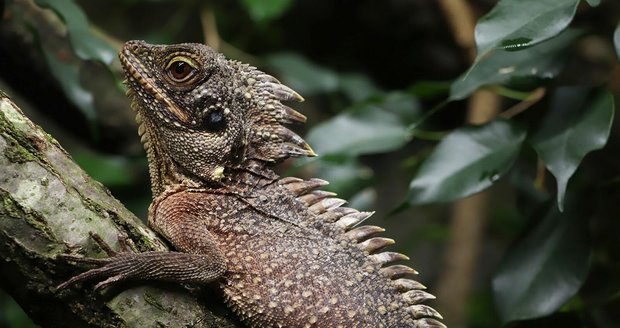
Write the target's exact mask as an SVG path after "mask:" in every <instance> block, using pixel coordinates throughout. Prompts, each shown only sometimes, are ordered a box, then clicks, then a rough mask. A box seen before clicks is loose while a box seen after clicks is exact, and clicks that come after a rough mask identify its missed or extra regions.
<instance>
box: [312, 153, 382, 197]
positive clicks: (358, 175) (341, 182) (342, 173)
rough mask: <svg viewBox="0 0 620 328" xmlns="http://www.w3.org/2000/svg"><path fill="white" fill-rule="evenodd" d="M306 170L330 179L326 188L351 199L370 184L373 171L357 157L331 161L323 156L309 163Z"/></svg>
mask: <svg viewBox="0 0 620 328" xmlns="http://www.w3.org/2000/svg"><path fill="white" fill-rule="evenodd" d="M304 170H306V171H309V172H312V176H316V177H321V179H325V180H327V181H329V185H327V186H325V187H324V189H325V190H328V191H333V192H335V193H337V194H338V195H339V197H342V198H344V199H350V197H352V196H353V195H355V194H356V193H358V192H359V191H360V190H362V189H363V188H365V187H367V186H368V185H369V184H370V181H371V179H372V177H373V174H374V173H373V171H372V169H370V168H369V167H367V166H364V165H362V164H360V163H359V162H358V161H357V160H356V159H355V158H346V159H344V160H342V161H329V160H326V159H325V158H321V159H320V160H318V161H313V162H311V163H310V164H309V165H307V166H306V167H305V168H304Z"/></svg>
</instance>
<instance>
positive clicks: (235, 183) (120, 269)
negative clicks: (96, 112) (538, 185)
mask: <svg viewBox="0 0 620 328" xmlns="http://www.w3.org/2000/svg"><path fill="white" fill-rule="evenodd" d="M120 60H121V63H122V65H123V68H124V70H125V74H126V81H125V83H126V84H127V86H128V88H129V96H130V98H131V99H132V108H133V109H134V110H135V111H136V120H137V122H138V124H139V130H138V131H139V134H140V136H141V137H142V142H143V144H144V147H145V149H146V152H147V156H148V161H149V171H150V178H151V183H152V190H153V195H154V201H153V202H152V204H151V206H150V208H149V217H148V221H149V225H150V226H151V227H152V228H153V229H154V230H156V231H157V232H159V233H160V234H161V235H162V236H163V237H165V238H166V239H167V240H168V241H169V242H170V243H171V244H172V246H174V248H175V251H170V252H144V253H133V252H120V253H116V254H115V255H114V256H111V257H109V258H105V259H89V258H81V259H80V258H79V257H69V258H70V259H72V260H74V261H78V262H79V261H81V262H87V263H95V264H98V266H99V267H97V268H95V269H91V270H90V271H86V272H84V273H82V274H80V275H77V276H75V277H73V278H72V279H70V280H68V281H67V282H65V283H63V284H62V285H60V286H59V288H60V289H62V288H65V287H67V286H69V285H71V284H75V283H78V282H83V281H86V280H91V279H92V280H99V281H100V282H99V283H98V284H97V285H96V288H105V287H107V286H110V285H111V284H114V283H116V282H118V281H121V280H127V279H133V280H162V281H173V282H179V283H196V284H206V283H216V284H218V285H219V287H220V288H221V289H222V290H223V294H224V297H225V301H226V303H227V304H228V305H229V306H230V307H231V308H232V309H233V311H234V312H235V313H237V314H238V315H239V317H240V318H241V319H242V321H244V322H245V323H246V324H247V325H248V326H250V327H326V328H327V327H329V328H345V327H346V328H350V327H360V328H361V327H369V328H388V327H391V328H396V327H398V328H405V327H435V328H439V327H445V326H444V325H443V324H442V323H441V322H440V321H439V320H438V319H441V316H440V315H439V313H438V312H437V311H435V310H434V309H432V308H431V307H429V306H427V305H424V304H421V303H422V302H424V301H426V300H428V299H432V298H434V297H433V296H432V295H431V294H429V293H427V292H425V291H424V289H425V287H424V286H423V285H422V284H420V283H418V282H416V281H414V280H410V279H408V278H406V277H407V276H409V275H411V274H415V273H416V272H415V271H414V270H413V269H411V268H410V267H407V266H405V265H402V264H392V262H395V261H401V260H407V259H408V258H407V256H405V255H403V254H400V253H394V252H380V250H381V249H382V248H384V247H385V246H388V245H390V244H392V243H393V240H391V239H387V238H382V237H375V236H374V235H375V234H377V233H379V232H382V231H384V229H382V228H380V227H376V226H367V225H366V226H359V225H358V224H359V223H360V222H362V221H363V220H364V219H366V218H367V217H369V216H370V215H371V214H372V213H370V212H359V211H357V210H355V209H352V208H347V207H343V206H342V205H343V204H344V203H345V202H344V201H343V200H341V199H338V198H334V194H333V193H330V192H325V191H321V190H318V189H317V188H319V187H321V186H324V185H325V184H326V183H327V182H326V181H323V180H319V179H310V180H302V179H299V178H293V177H288V178H280V177H279V176H278V175H276V174H275V173H274V172H273V171H272V169H271V168H270V167H271V166H273V164H275V163H277V162H279V161H281V160H283V159H285V158H288V157H298V156H315V154H314V152H313V151H312V149H311V148H310V146H308V144H307V143H306V142H305V141H304V140H303V139H302V138H301V137H299V136H298V135H297V134H295V133H293V132H292V131H290V130H289V129H287V128H286V127H284V126H283V124H289V123H294V122H301V123H303V122H305V120H306V118H305V117H304V116H303V115H301V114H300V113H298V112H296V111H295V110H293V109H291V108H289V107H287V106H286V105H284V104H282V103H281V101H302V100H303V98H302V97H301V96H300V95H299V94H297V93H296V92H295V91H293V90H291V89H290V88H288V87H286V86H284V85H283V84H281V83H280V82H279V81H278V80H276V79H275V78H274V77H272V76H270V75H268V74H265V73H263V72H261V71H259V70H257V69H256V68H255V67H252V66H249V65H246V64H242V63H239V62H236V61H231V60H227V59H225V58H224V56H222V55H221V54H219V53H217V52H215V51H214V50H212V49H211V48H209V47H207V46H205V45H201V44H179V45H150V44H147V43H145V42H142V41H130V42H127V43H126V44H125V45H124V47H123V49H122V50H121V52H120Z"/></svg>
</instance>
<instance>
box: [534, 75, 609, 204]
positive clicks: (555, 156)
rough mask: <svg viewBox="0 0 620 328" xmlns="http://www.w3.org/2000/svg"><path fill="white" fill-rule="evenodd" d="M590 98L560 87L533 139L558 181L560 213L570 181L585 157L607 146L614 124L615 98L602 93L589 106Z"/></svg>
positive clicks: (574, 89)
mask: <svg viewBox="0 0 620 328" xmlns="http://www.w3.org/2000/svg"><path fill="white" fill-rule="evenodd" d="M587 98H588V90H586V89H584V88H579V87H565V88H559V89H558V90H557V91H556V92H555V94H554V95H553V97H552V99H551V106H550V109H549V113H548V114H547V116H546V117H545V118H544V119H543V121H542V124H541V126H540V128H539V130H538V132H537V133H535V134H534V135H533V136H532V137H531V140H530V142H531V144H532V146H533V147H534V149H536V152H538V155H539V156H540V158H541V159H542V160H543V161H544V162H545V166H546V167H547V169H548V170H549V171H550V172H551V173H552V174H553V176H555V178H556V181H557V185H558V188H557V189H558V206H559V208H560V211H562V210H563V208H564V196H565V193H566V186H567V184H568V180H569V179H570V177H571V176H572V175H573V174H574V173H575V171H576V170H577V167H578V166H579V164H580V163H581V161H582V160H583V158H584V157H585V156H586V154H588V153H589V152H591V151H593V150H596V149H601V148H603V146H605V144H606V143H607V139H608V138H609V132H610V130H611V124H612V122H613V117H614V99H613V96H612V95H611V94H610V93H609V92H607V91H604V92H602V93H601V94H600V95H598V96H597V97H596V99H594V100H593V101H592V102H590V103H587Z"/></svg>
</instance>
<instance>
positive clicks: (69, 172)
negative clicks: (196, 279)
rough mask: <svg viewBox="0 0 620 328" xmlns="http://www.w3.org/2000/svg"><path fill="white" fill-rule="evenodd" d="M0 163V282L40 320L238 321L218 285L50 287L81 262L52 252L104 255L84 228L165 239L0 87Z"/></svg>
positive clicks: (133, 323)
mask: <svg viewBox="0 0 620 328" xmlns="http://www.w3.org/2000/svg"><path fill="white" fill-rule="evenodd" d="M0 167H1V168H2V169H1V170H0V287H1V288H3V289H4V290H6V291H7V292H8V293H10V294H11V295H12V296H13V297H14V298H15V300H16V301H17V302H18V303H19V304H20V305H21V306H22V307H23V308H24V310H25V311H26V312H27V313H28V314H29V315H30V316H31V318H32V319H33V320H34V321H35V322H37V323H38V324H39V325H41V326H43V327H240V326H239V325H238V324H235V323H233V321H234V319H227V317H228V318H232V317H233V316H232V314H230V312H228V311H227V310H226V309H225V308H223V306H222V304H221V302H220V301H219V299H220V297H219V296H218V295H217V292H209V291H205V292H203V295H205V294H206V297H205V298H208V299H210V300H216V301H213V304H210V303H208V302H206V301H204V300H202V299H201V300H198V299H197V296H196V294H198V292H197V291H194V292H190V291H188V290H185V289H183V288H181V287H179V286H175V285H163V286H161V285H159V286H158V287H154V286H145V285H144V284H139V283H136V284H128V285H125V286H122V287H121V288H118V289H115V290H110V291H107V292H106V293H104V294H103V295H102V294H100V293H98V292H95V291H93V289H92V286H90V285H87V286H82V287H80V286H76V287H73V288H72V289H69V290H66V291H63V292H61V293H56V292H55V288H54V286H56V285H58V284H60V283H61V282H63V281H64V280H66V279H68V278H70V277H71V276H73V275H75V274H77V273H79V272H81V271H83V270H84V268H83V267H78V266H76V265H73V264H70V263H65V262H63V261H59V260H57V259H56V256H57V255H58V254H61V253H66V252H80V253H82V254H84V255H86V256H94V257H103V256H105V254H104V253H103V252H102V250H101V249H99V248H98V247H97V246H96V244H95V243H94V242H93V241H92V240H91V239H90V238H89V235H88V233H89V232H90V231H93V232H96V233H98V234H99V235H100V236H101V237H102V238H103V239H104V240H105V241H106V242H108V243H109V244H110V245H113V246H114V247H116V248H117V249H118V240H117V236H118V235H119V233H121V232H122V233H125V234H127V235H128V236H129V238H130V239H131V240H132V241H133V242H134V243H135V244H136V246H137V248H138V249H140V250H141V251H144V250H147V249H151V250H164V249H166V246H165V244H164V243H163V242H162V241H161V240H160V239H158V238H157V236H155V234H154V233H153V232H152V231H150V230H149V229H148V228H147V227H146V226H145V225H144V224H143V223H142V222H141V221H140V220H138V219H137V218H136V217H135V216H134V215H133V214H132V213H130V212H129V211H128V210H127V209H125V207H123V205H122V204H121V203H120V202H118V201H117V200H116V199H114V198H113V197H112V196H111V195H110V193H109V191H108V190H107V189H106V188H105V187H103V186H102V185H101V184H99V183H98V182H96V181H93V180H92V179H91V178H90V177H88V176H87V175H86V173H84V171H82V170H81V169H80V168H79V167H78V166H77V164H75V163H74V162H73V161H72V160H71V158H70V156H69V155H68V154H67V153H66V152H65V150H63V149H62V148H61V147H60V145H59V144H58V143H57V142H56V140H54V139H53V138H52V137H51V136H49V135H48V134H46V133H45V132H44V131H42V130H41V129H40V128H39V127H38V126H36V125H34V124H33V123H32V122H31V121H30V120H28V119H27V118H26V117H25V116H24V115H23V113H22V112H21V110H20V109H19V108H17V106H16V105H15V104H14V103H13V102H11V101H10V100H9V98H8V97H7V96H6V95H5V94H4V93H3V92H2V91H0ZM131 286H137V287H131ZM214 310H216V311H217V313H218V314H217V315H216V314H214V313H213V311H214Z"/></svg>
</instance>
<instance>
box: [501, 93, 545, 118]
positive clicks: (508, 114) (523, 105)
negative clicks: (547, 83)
mask: <svg viewBox="0 0 620 328" xmlns="http://www.w3.org/2000/svg"><path fill="white" fill-rule="evenodd" d="M546 92H547V90H546V89H545V88H544V87H540V88H537V89H535V90H534V91H532V93H531V94H530V96H529V97H527V99H525V100H523V101H521V102H520V103H518V104H516V105H514V106H512V107H510V108H508V109H507V110H505V111H504V112H502V113H501V114H499V116H500V117H503V118H512V117H514V116H516V115H518V114H521V113H522V112H524V111H525V110H527V109H528V108H530V107H532V106H534V104H536V103H538V102H539V101H540V100H541V99H542V98H543V97H544V96H545V93H546Z"/></svg>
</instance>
